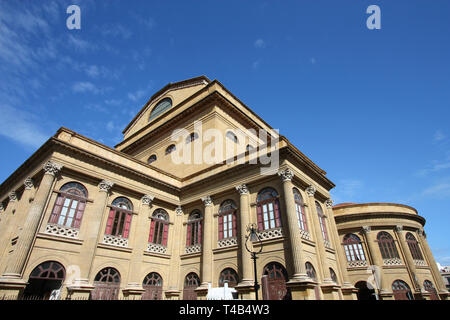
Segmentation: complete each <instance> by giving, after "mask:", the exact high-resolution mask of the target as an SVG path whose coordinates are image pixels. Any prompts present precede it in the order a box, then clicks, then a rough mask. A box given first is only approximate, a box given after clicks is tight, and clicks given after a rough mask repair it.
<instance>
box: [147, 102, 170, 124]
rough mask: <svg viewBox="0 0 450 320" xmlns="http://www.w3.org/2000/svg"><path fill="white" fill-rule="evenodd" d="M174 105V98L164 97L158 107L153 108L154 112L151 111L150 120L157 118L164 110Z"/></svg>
mask: <svg viewBox="0 0 450 320" xmlns="http://www.w3.org/2000/svg"><path fill="white" fill-rule="evenodd" d="M171 107H172V100H170V98H165V99H162V100H161V101H160V102H158V104H157V105H156V107H154V108H153V110H152V112H151V113H150V118H149V120H148V121H151V120H153V119H155V118H156V117H157V116H159V115H160V114H162V113H163V112H164V111H166V110H168V109H170V108H171Z"/></svg>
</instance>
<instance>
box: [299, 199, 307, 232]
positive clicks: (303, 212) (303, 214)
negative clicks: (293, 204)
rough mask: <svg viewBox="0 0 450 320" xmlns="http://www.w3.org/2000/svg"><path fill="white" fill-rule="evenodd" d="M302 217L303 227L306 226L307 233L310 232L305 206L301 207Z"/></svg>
mask: <svg viewBox="0 0 450 320" xmlns="http://www.w3.org/2000/svg"><path fill="white" fill-rule="evenodd" d="M300 210H301V215H302V217H303V225H304V226H305V231H308V223H307V222H306V212H305V207H304V206H303V205H301V206H300Z"/></svg>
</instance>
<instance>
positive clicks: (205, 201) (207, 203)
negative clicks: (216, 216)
mask: <svg viewBox="0 0 450 320" xmlns="http://www.w3.org/2000/svg"><path fill="white" fill-rule="evenodd" d="M202 201H203V204H204V205H205V207H208V206H211V205H212V204H213V202H212V200H211V197H210V196H206V197H203V198H202Z"/></svg>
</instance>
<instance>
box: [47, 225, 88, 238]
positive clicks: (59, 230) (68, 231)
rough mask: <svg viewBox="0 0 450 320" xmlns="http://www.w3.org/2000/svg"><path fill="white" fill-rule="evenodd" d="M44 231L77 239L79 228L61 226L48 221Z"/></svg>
mask: <svg viewBox="0 0 450 320" xmlns="http://www.w3.org/2000/svg"><path fill="white" fill-rule="evenodd" d="M45 233H47V234H53V235H56V236H60V237H66V238H71V239H78V235H79V233H80V230H78V229H75V228H69V227H66V226H61V225H59V224H53V223H49V224H47V226H46V227H45Z"/></svg>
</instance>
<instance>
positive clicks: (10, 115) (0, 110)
mask: <svg viewBox="0 0 450 320" xmlns="http://www.w3.org/2000/svg"><path fill="white" fill-rule="evenodd" d="M0 114H1V117H2V125H1V126H0V135H2V136H5V137H7V138H9V139H11V140H13V141H16V142H18V143H20V144H22V145H25V146H29V147H33V148H38V147H40V146H41V145H42V144H43V143H44V142H45V141H46V140H47V139H48V138H50V135H48V134H46V133H45V132H44V131H43V130H42V128H40V127H38V126H37V125H36V123H41V121H39V118H38V117H37V116H35V115H33V114H31V113H28V112H26V111H22V110H18V109H16V108H13V107H11V106H9V105H3V104H0Z"/></svg>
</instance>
